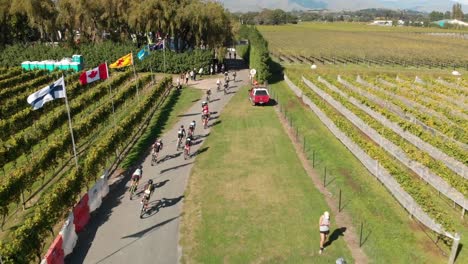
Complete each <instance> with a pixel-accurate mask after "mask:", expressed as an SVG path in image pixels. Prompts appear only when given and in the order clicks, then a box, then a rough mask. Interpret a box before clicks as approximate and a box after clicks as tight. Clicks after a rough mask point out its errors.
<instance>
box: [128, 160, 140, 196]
mask: <svg viewBox="0 0 468 264" xmlns="http://www.w3.org/2000/svg"><path fill="white" fill-rule="evenodd" d="M142 168H143V167H142V166H141V165H140V166H138V168H137V169H136V170H135V171H134V172H133V174H132V185H131V186H130V189H129V191H130V192H131V191H132V189H133V187H134V186H135V189H136V186H138V182H139V181H140V179H141V176H142V175H143V171H142Z"/></svg>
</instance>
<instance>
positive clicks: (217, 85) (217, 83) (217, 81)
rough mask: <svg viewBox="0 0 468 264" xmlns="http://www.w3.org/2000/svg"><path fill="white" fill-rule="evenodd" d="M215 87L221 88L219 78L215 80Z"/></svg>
mask: <svg viewBox="0 0 468 264" xmlns="http://www.w3.org/2000/svg"><path fill="white" fill-rule="evenodd" d="M216 87H218V90H219V89H221V81H220V80H219V78H218V80H216Z"/></svg>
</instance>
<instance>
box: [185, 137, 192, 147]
mask: <svg viewBox="0 0 468 264" xmlns="http://www.w3.org/2000/svg"><path fill="white" fill-rule="evenodd" d="M191 145H192V140H191V139H190V138H187V140H185V146H186V147H190V146H191Z"/></svg>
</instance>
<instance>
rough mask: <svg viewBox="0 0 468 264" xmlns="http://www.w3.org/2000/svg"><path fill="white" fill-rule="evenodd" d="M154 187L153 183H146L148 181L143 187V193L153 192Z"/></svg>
mask: <svg viewBox="0 0 468 264" xmlns="http://www.w3.org/2000/svg"><path fill="white" fill-rule="evenodd" d="M154 189H155V188H154V184H148V183H147V184H146V185H145V188H144V193H145V195H148V196H149V195H151V193H153V192H154Z"/></svg>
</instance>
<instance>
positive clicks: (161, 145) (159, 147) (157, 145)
mask: <svg viewBox="0 0 468 264" xmlns="http://www.w3.org/2000/svg"><path fill="white" fill-rule="evenodd" d="M162 147H163V143H162V142H156V143H155V144H154V149H155V150H156V152H159V151H160V150H161V149H162Z"/></svg>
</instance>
